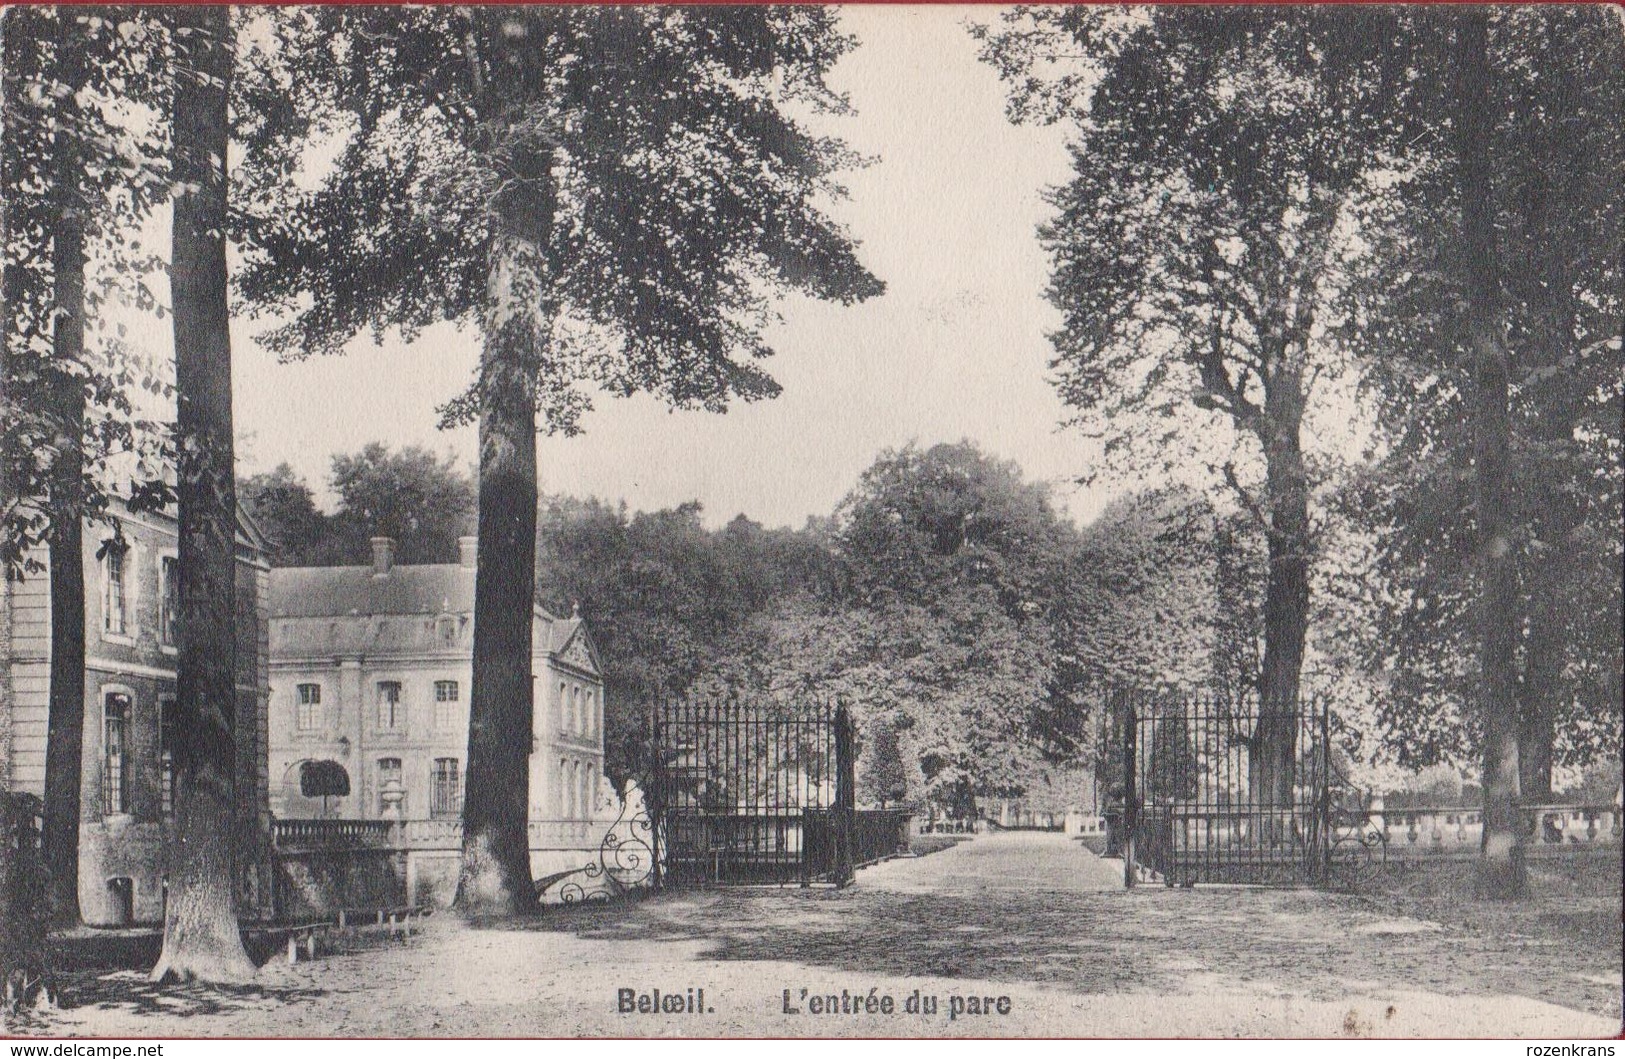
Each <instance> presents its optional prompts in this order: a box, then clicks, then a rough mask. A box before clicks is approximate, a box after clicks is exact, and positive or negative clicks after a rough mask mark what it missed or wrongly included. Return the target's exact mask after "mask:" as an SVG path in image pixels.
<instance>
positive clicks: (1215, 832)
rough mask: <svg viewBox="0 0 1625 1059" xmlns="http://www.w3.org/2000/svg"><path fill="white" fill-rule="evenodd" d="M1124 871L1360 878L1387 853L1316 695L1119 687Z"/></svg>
mask: <svg viewBox="0 0 1625 1059" xmlns="http://www.w3.org/2000/svg"><path fill="white" fill-rule="evenodd" d="M1114 708H1115V711H1116V712H1117V713H1118V715H1119V717H1120V722H1119V723H1121V724H1122V728H1121V731H1122V732H1123V751H1124V756H1123V770H1124V782H1123V789H1124V792H1125V793H1124V806H1123V819H1122V824H1121V826H1122V832H1123V839H1124V841H1123V843H1122V845H1123V847H1124V854H1125V863H1124V882H1125V884H1126V885H1129V886H1133V885H1135V884H1136V883H1137V882H1146V881H1154V882H1162V883H1165V884H1166V885H1169V886H1177V885H1185V886H1189V885H1194V884H1195V883H1246V884H1254V885H1277V886H1280V885H1289V886H1290V885H1325V884H1327V883H1358V882H1360V881H1364V880H1365V879H1367V878H1369V877H1370V875H1372V874H1373V873H1374V872H1376V871H1380V870H1381V867H1382V864H1383V863H1384V861H1385V859H1386V847H1385V842H1384V840H1383V835H1382V828H1381V826H1380V824H1379V823H1374V818H1373V815H1372V812H1371V809H1370V800H1369V798H1368V797H1366V796H1365V795H1364V794H1363V793H1362V792H1360V791H1358V790H1357V789H1355V788H1354V787H1353V786H1352V785H1351V784H1350V783H1348V781H1347V779H1346V777H1344V776H1343V774H1342V772H1341V770H1340V769H1338V768H1336V767H1335V766H1334V763H1333V761H1332V756H1331V753H1330V733H1329V713H1328V710H1327V706H1326V704H1325V703H1323V702H1321V703H1302V704H1298V703H1294V704H1291V705H1288V706H1283V707H1273V706H1270V705H1269V704H1265V703H1260V702H1258V701H1257V700H1244V701H1241V702H1235V701H1229V700H1224V699H1218V698H1212V699H1203V698H1195V697H1175V696H1154V695H1131V694H1120V695H1119V696H1118V697H1117V699H1116V701H1115V703H1114Z"/></svg>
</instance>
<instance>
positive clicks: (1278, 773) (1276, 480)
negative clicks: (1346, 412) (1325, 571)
mask: <svg viewBox="0 0 1625 1059" xmlns="http://www.w3.org/2000/svg"><path fill="white" fill-rule="evenodd" d="M1274 359H1275V361H1276V363H1277V364H1278V365H1279V366H1278V368H1277V371H1276V375H1275V378H1273V379H1272V380H1271V383H1270V389H1269V394H1268V396H1267V398H1266V400H1265V406H1264V423H1263V425H1262V433H1263V442H1264V459H1265V474H1266V489H1267V493H1266V500H1267V509H1268V514H1269V526H1268V532H1267V536H1268V542H1269V553H1268V554H1269V567H1268V573H1267V581H1266V585H1265V590H1264V657H1263V660H1262V663H1261V664H1260V668H1259V674H1258V703H1259V722H1258V727H1257V728H1256V729H1255V730H1254V732H1253V736H1252V739H1251V741H1250V742H1249V743H1248V749H1249V761H1248V766H1249V767H1248V792H1249V796H1250V798H1251V800H1252V802H1253V804H1254V805H1258V806H1268V807H1271V808H1274V809H1285V808H1287V807H1289V806H1291V805H1292V786H1293V782H1294V779H1295V776H1294V772H1295V769H1294V765H1295V763H1296V759H1297V737H1298V682H1299V679H1300V674H1301V673H1302V671H1303V651H1304V641H1305V639H1306V637H1307V635H1308V631H1309V483H1308V475H1307V474H1306V472H1305V469H1304V462H1303V446H1302V439H1301V433H1302V423H1303V407H1304V395H1303V381H1302V376H1301V373H1300V371H1299V370H1298V369H1297V367H1296V366H1295V363H1293V362H1292V361H1291V360H1290V354H1289V353H1283V355H1281V356H1279V357H1276V358H1274ZM1272 819H1274V822H1275V823H1282V822H1283V821H1281V820H1280V819H1278V818H1272ZM1271 828H1272V830H1275V829H1274V827H1273V825H1271Z"/></svg>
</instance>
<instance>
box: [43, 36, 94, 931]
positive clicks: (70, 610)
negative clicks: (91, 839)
mask: <svg viewBox="0 0 1625 1059" xmlns="http://www.w3.org/2000/svg"><path fill="white" fill-rule="evenodd" d="M56 24H57V32H56V48H55V57H56V71H57V72H56V80H57V81H58V82H59V83H60V85H61V86H62V88H63V89H64V91H63V94H62V95H60V96H59V97H57V99H56V101H55V114H56V123H55V124H56V138H55V144H54V154H55V158H54V160H53V163H52V169H53V175H54V179H55V187H54V188H53V189H52V193H53V198H54V202H53V204H52V213H53V214H54V216H53V220H54V221H55V230H54V231H53V233H52V242H51V275H52V282H53V290H52V300H53V308H54V311H53V312H52V320H53V327H52V331H51V364H50V366H49V367H48V368H47V370H46V373H45V377H46V379H47V380H48V385H49V387H50V393H49V395H48V398H47V399H48V401H49V404H50V414H51V418H52V422H53V423H54V424H55V429H56V453H55V457H54V459H53V460H52V463H51V478H50V482H51V486H50V488H51V508H50V511H51V537H50V560H51V572H50V579H51V652H50V657H51V662H50V691H49V707H48V709H47V713H46V744H45V747H46V749H45V826H44V835H43V839H44V845H45V862H46V865H47V867H48V869H49V871H50V880H51V917H52V919H53V920H54V921H56V922H57V923H63V924H76V923H78V922H79V813H80V804H79V802H80V790H81V783H82V780H83V770H84V764H83V763H84V743H85V563H84V550H83V549H84V492H85V490H84V473H85V456H84V443H85V429H84V423H85V387H84V382H83V381H82V380H81V377H80V375H79V370H80V369H81V368H82V367H83V365H84V361H85V222H84V212H83V210H84V203H83V196H82V195H81V193H80V183H81V181H82V179H83V174H82V173H81V171H80V163H79V151H78V149H77V148H78V144H79V135H80V132H79V129H78V127H77V126H78V125H79V120H80V119H79V105H78V101H77V99H76V96H77V93H78V91H79V89H80V88H82V87H83V85H84V81H85V74H84V62H83V59H84V55H83V49H82V42H81V40H80V35H79V32H78V30H77V24H76V23H75V22H74V20H73V18H72V17H71V16H70V15H68V14H67V13H66V12H62V11H59V12H58V13H57V19H56Z"/></svg>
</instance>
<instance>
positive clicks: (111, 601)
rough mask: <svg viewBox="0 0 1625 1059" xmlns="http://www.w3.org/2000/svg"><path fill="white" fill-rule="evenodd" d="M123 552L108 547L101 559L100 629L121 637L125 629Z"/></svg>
mask: <svg viewBox="0 0 1625 1059" xmlns="http://www.w3.org/2000/svg"><path fill="white" fill-rule="evenodd" d="M125 610H126V602H125V598H124V550H123V549H121V548H117V547H111V546H110V547H109V548H108V549H107V554H106V555H105V556H104V557H103V558H102V629H103V631H105V632H110V633H112V634H113V635H115V636H123V635H124V630H125V627H126V613H125Z"/></svg>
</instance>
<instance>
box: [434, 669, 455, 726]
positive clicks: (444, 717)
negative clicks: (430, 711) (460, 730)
mask: <svg viewBox="0 0 1625 1059" xmlns="http://www.w3.org/2000/svg"><path fill="white" fill-rule="evenodd" d="M457 694H458V688H457V682H456V681H455V680H437V681H435V682H434V725H435V727H436V728H455V727H456V726H457Z"/></svg>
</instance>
